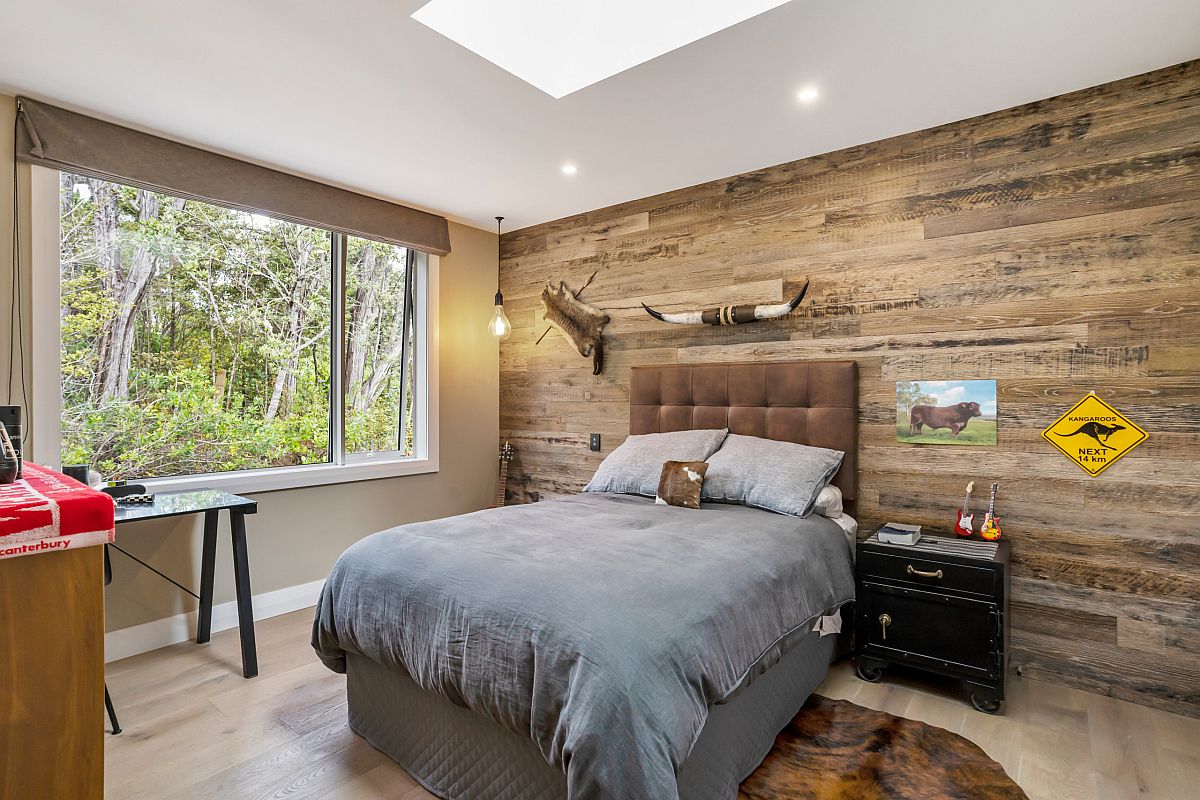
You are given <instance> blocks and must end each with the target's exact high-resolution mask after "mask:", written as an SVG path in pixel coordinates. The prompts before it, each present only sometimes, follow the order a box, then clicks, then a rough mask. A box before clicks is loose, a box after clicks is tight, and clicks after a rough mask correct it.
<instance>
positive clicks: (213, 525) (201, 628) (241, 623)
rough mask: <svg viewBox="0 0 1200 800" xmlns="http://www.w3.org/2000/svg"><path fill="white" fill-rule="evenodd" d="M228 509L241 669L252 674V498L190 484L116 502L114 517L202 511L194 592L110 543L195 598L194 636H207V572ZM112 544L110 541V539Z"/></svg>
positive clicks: (160, 516)
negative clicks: (149, 499)
mask: <svg viewBox="0 0 1200 800" xmlns="http://www.w3.org/2000/svg"><path fill="white" fill-rule="evenodd" d="M222 511H227V512H228V513H229V529H230V534H231V537H232V540H233V584H234V590H235V593H236V595H237V610H238V630H239V632H240V634H241V644H242V675H244V676H245V677H247V678H253V677H254V676H255V675H257V674H258V650H257V648H256V646H255V642H254V609H253V606H252V604H251V600H250V562H249V559H248V557H247V554H246V515H247V514H256V513H258V503H257V502H256V501H254V500H250V499H249V498H246V497H239V496H238V495H236V494H230V493H229V492H222V491H219V490H217V489H195V490H191V491H179V492H158V493H156V494H155V496H154V502H153V503H152V504H146V505H140V504H139V505H122V504H121V503H119V502H118V503H117V510H116V523H117V525H118V526H120V525H123V524H125V523H127V522H140V521H143V520H150V519H164V518H166V517H178V516H182V515H184V514H203V515H204V546H203V552H202V556H201V562H200V594H196V593H195V592H193V591H192V590H191V589H188V588H187V587H186V586H183V585H182V584H179V583H176V582H175V581H174V580H172V579H171V578H169V577H167V576H166V575H163V573H161V572H158V570H157V569H154V567H151V566H150V565H149V564H147V563H146V562H144V561H142V560H141V559H139V558H136V557H134V556H132V555H130V554H129V553H127V552H126V551H125V550H122V549H121V548H120V547H117V548H116V549H117V550H119V551H120V552H121V553H124V554H125V555H127V556H129V557H130V558H132V559H133V560H134V561H137V562H138V563H139V564H141V565H142V566H145V567H147V568H149V569H151V570H154V572H157V573H158V574H159V575H160V576H162V577H163V578H166V579H167V580H168V581H170V582H171V583H174V584H175V585H176V586H178V587H179V588H180V589H183V590H184V591H185V592H187V593H188V594H190V595H192V597H195V598H196V599H197V600H199V601H200V610H199V614H198V615H197V619H196V642H197V644H203V643H204V642H207V641H208V640H209V636H210V634H211V629H212V605H213V573H214V572H215V571H216V566H217V521H218V517H219V516H220V513H221V512H222ZM113 546H114V547H116V545H113Z"/></svg>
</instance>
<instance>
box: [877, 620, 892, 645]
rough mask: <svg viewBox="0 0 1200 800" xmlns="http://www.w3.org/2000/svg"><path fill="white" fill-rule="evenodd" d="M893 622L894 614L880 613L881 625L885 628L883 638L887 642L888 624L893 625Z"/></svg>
mask: <svg viewBox="0 0 1200 800" xmlns="http://www.w3.org/2000/svg"><path fill="white" fill-rule="evenodd" d="M891 624H892V615H891V614H880V615H879V627H881V628H883V640H884V641H885V642H886V641H887V626H888V625H891Z"/></svg>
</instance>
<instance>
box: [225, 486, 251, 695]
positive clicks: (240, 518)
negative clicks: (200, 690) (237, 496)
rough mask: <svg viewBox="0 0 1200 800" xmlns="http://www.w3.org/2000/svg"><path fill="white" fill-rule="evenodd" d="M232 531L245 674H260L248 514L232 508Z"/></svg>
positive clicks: (230, 517)
mask: <svg viewBox="0 0 1200 800" xmlns="http://www.w3.org/2000/svg"><path fill="white" fill-rule="evenodd" d="M229 526H230V528H232V531H233V585H234V590H235V591H236V592H237V606H238V627H239V628H240V630H241V636H242V675H244V676H246V677H247V678H253V677H254V676H255V675H257V674H258V650H257V648H256V647H255V645H254V609H253V607H252V604H251V600H250V562H249V559H248V558H247V555H246V515H245V514H244V513H242V511H241V510H240V509H237V508H231V509H229Z"/></svg>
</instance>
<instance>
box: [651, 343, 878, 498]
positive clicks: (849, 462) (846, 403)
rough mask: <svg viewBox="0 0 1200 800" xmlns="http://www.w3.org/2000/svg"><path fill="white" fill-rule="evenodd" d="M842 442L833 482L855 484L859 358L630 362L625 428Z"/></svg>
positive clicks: (847, 487) (846, 489)
mask: <svg viewBox="0 0 1200 800" xmlns="http://www.w3.org/2000/svg"><path fill="white" fill-rule="evenodd" d="M726 427H727V428H729V430H730V432H731V433H740V434H744V435H746V436H759V437H761V438H763V439H778V440H780V441H785V442H796V443H797V444H807V445H812V446H813V447H829V448H832V449H834V450H842V451H843V452H845V454H846V457H845V459H844V460H843V461H842V466H841V469H839V470H838V474H837V475H836V476H835V477H834V479H833V484H834V485H835V486H837V487H838V488H839V489H841V490H842V495H843V497H845V498H846V500H851V501H852V500H854V499H855V497H856V496H857V489H858V364H857V363H855V362H853V361H781V362H773V363H757V364H681V365H670V366H661V367H634V368H633V370H632V372H631V375H630V379H629V432H630V434H639V433H662V432H665V431H683V430H692V429H697V428H726Z"/></svg>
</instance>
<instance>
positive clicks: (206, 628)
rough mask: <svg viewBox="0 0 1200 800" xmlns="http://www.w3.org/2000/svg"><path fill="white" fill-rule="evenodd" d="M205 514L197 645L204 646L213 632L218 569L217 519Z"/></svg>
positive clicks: (214, 513) (214, 515)
mask: <svg viewBox="0 0 1200 800" xmlns="http://www.w3.org/2000/svg"><path fill="white" fill-rule="evenodd" d="M219 514H220V512H218V511H205V512H204V551H203V553H202V555H201V561H200V614H199V616H198V617H197V619H196V644H204V643H205V642H207V641H208V639H209V634H210V632H211V631H212V605H213V573H214V572H216V569H217V518H218V516H219Z"/></svg>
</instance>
